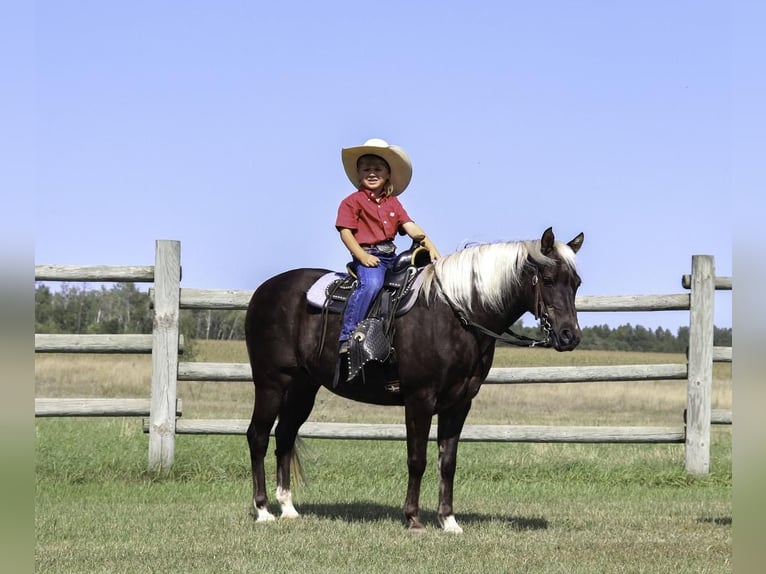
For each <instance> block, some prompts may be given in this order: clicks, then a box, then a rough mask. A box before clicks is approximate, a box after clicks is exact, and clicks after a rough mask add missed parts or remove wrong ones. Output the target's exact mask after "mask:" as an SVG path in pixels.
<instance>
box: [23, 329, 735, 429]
mask: <svg viewBox="0 0 766 574" xmlns="http://www.w3.org/2000/svg"><path fill="white" fill-rule="evenodd" d="M195 348H196V353H195V359H196V360H197V361H203V362H224V363H245V362H247V353H246V350H245V345H244V342H243V341H196V342H195ZM684 360H685V359H684V356H683V355H680V354H668V353H628V352H615V351H577V350H576V351H574V352H571V353H557V352H555V351H553V350H550V349H516V348H507V347H501V348H499V349H498V351H497V353H496V356H495V363H494V365H495V366H496V367H513V366H519V367H521V366H544V365H550V366H573V365H626V364H647V363H683V362H684ZM713 373H714V381H713V398H712V405H713V408H714V409H731V405H732V385H731V364H730V363H718V364H716V365H714V371H713ZM150 389H151V358H150V357H148V356H141V355H87V354H85V355H56V354H51V355H38V356H37V357H36V360H35V396H37V397H136V398H137V397H148V396H149V395H150ZM178 396H179V397H180V398H181V399H182V401H183V412H184V417H186V418H234V419H244V418H249V417H250V414H251V409H252V401H253V388H252V384H251V383H231V382H195V381H181V382H179V383H178ZM685 405H686V383H685V381H650V382H610V383H571V384H529V385H485V386H484V387H483V388H482V389H481V391H480V392H479V395H478V397H477V398H476V400H475V401H474V407H473V409H472V411H471V414H470V416H469V420H468V422H469V423H497V424H591V425H643V424H646V425H676V424H680V422H681V421H682V416H683V410H684V408H685ZM311 420H314V421H335V422H380V423H388V422H402V412H401V409H399V408H391V407H375V406H368V405H361V404H359V403H352V402H350V401H347V400H345V399H341V398H339V397H336V396H335V395H333V394H332V393H330V392H329V391H327V390H325V389H322V390H321V391H320V393H319V395H318V396H317V401H316V406H315V408H314V411H313V413H312V416H311Z"/></svg>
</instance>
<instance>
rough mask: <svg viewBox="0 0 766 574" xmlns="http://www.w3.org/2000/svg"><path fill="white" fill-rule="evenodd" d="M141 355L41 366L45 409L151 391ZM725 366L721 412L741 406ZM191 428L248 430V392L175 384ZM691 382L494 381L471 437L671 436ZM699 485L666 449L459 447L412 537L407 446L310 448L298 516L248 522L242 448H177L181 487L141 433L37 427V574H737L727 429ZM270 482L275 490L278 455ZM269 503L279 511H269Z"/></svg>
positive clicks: (325, 400)
mask: <svg viewBox="0 0 766 574" xmlns="http://www.w3.org/2000/svg"><path fill="white" fill-rule="evenodd" d="M197 344H198V349H197V356H196V358H197V359H198V360H202V361H223V362H244V361H245V360H246V358H245V355H244V345H243V344H242V343H241V342H235V343H197ZM682 361H683V357H681V356H676V355H664V354H639V353H598V352H585V351H575V352H573V353H567V354H556V353H548V351H547V350H542V349H541V350H537V349H535V350H521V351H520V350H516V349H501V350H500V352H499V353H498V357H497V360H496V363H495V364H496V366H513V365H525V366H526V365H535V364H552V365H553V364H626V363H642V362H655V363H657V362H661V363H666V362H682ZM149 363H150V361H149V359H148V357H105V356H90V355H88V356H86V355H81V356H58V355H50V356H48V355H44V356H42V355H41V356H38V357H37V361H36V395H37V396H38V397H55V396H126V397H140V396H148V392H149V380H150V365H149ZM730 373H731V369H730V365H716V368H715V382H714V397H713V408H731V374H730ZM179 396H180V397H181V398H182V399H183V402H184V417H189V418H248V417H249V415H250V409H251V408H252V397H253V392H252V385H251V384H242V383H202V382H190V383H179ZM684 397H685V383H684V382H683V381H657V382H649V383H594V384H584V383H577V384H567V385H513V386H509V385H493V386H487V387H485V388H484V389H482V391H481V392H480V394H479V397H478V399H477V400H476V401H475V406H474V410H473V411H472V413H471V415H470V417H469V421H468V423H469V424H470V423H501V424H587V425H594V424H600V425H659V426H673V425H680V424H681V420H682V418H681V417H682V414H683V408H684V404H685V398H684ZM312 420H318V421H320V420H327V421H351V422H401V421H402V411H401V409H399V408H376V407H366V406H363V405H358V404H356V403H351V402H348V401H344V400H342V399H337V398H336V397H334V396H332V395H331V394H329V393H324V392H322V393H321V394H320V396H319V398H318V401H317V407H316V410H315V413H314V415H313V416H312ZM712 439H713V445H712V457H711V467H712V472H711V473H710V475H708V476H705V477H698V478H695V477H689V476H687V475H686V473H685V472H684V447H683V445H680V444H672V445H585V444H498V443H467V442H466V443H464V444H461V446H460V451H459V454H458V472H457V478H456V490H455V506H456V512H457V518H458V521H459V523H460V524H461V526H462V527H463V528H464V530H465V532H464V534H463V535H459V536H455V535H448V534H445V533H444V532H442V531H441V530H440V529H439V528H438V524H437V521H436V515H435V510H436V503H437V494H438V482H437V473H436V452H435V451H436V449H435V444H433V443H431V445H430V449H429V467H428V470H427V473H426V478H425V481H424V485H423V493H422V497H421V505H422V508H423V515H424V519H425V521H426V524H427V527H428V528H427V530H426V532H425V533H422V534H411V533H409V532H407V531H406V530H405V528H404V525H403V520H402V512H401V507H402V503H403V500H404V495H405V490H406V461H405V444H404V442H402V441H334V440H320V439H312V440H306V441H305V449H304V451H303V453H302V454H303V462H304V467H305V471H306V475H307V480H308V482H307V484H305V485H303V486H302V487H301V488H299V489H297V490H296V492H295V493H294V495H295V501H296V506H297V508H298V511H299V512H301V513H302V517H301V518H300V519H297V520H281V521H277V522H276V523H272V524H257V523H255V522H254V521H253V519H252V516H251V514H250V499H251V494H252V493H251V482H250V470H249V458H248V453H247V447H246V441H245V438H244V436H179V437H177V444H176V461H175V465H174V470H173V472H172V474H171V476H169V477H167V478H162V479H157V478H155V477H152V476H150V475H149V474H147V472H146V461H147V442H148V439H147V436H146V435H144V434H143V431H142V425H141V421H140V420H137V419H100V418H94V419H38V420H37V422H36V447H35V454H36V499H35V523H36V546H35V561H36V569H37V571H39V572H275V573H276V572H279V573H288V572H328V573H329V572H471V573H474V572H562V573H564V572H567V573H570V572H583V573H586V572H587V573H593V572H657V573H660V572H662V573H665V572H695V573H697V572H730V571H731V553H732V540H731V532H732V524H731V512H732V510H731V483H732V479H731V428H730V427H721V426H719V427H714V429H713V437H712ZM267 462H268V463H269V467H268V471H267V472H268V474H267V478H268V480H269V481H270V484H269V493H270V495H273V491H274V488H275V485H274V482H273V478H274V466H273V463H274V461H273V457H272V456H269V457H268V458H267ZM276 510H277V508H276V506H275V507H274V511H276Z"/></svg>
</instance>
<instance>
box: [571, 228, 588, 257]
mask: <svg viewBox="0 0 766 574" xmlns="http://www.w3.org/2000/svg"><path fill="white" fill-rule="evenodd" d="M583 241H585V234H584V233H582V232H580V235H578V236H577V237H575V238H574V239H573V240H572V241H570V242H569V243H567V245H569V247H570V248H571V249H572V251H574V252H575V253H577V252H578V251H580V247H582V242H583Z"/></svg>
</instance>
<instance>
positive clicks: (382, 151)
mask: <svg viewBox="0 0 766 574" xmlns="http://www.w3.org/2000/svg"><path fill="white" fill-rule="evenodd" d="M368 154H372V155H376V156H378V157H381V158H383V159H384V160H386V162H387V163H388V167H389V168H390V169H391V177H390V180H391V185H393V187H394V192H393V194H392V195H399V194H400V193H402V192H403V191H404V190H405V189H407V186H408V185H409V184H410V179H412V162H411V161H410V158H409V156H408V155H407V153H406V152H405V151H404V150H403V149H402V148H400V147H399V146H398V145H388V142H387V141H385V140H382V139H379V138H373V139H369V140H367V141H366V142H364V143H363V144H362V145H360V146H357V147H347V148H343V149H342V150H341V153H340V156H341V159H342V160H343V169H345V170H346V176H348V178H349V179H350V180H351V183H353V184H354V185H359V174H358V173H357V170H356V162H357V161H358V160H359V158H360V157H362V156H363V155H368Z"/></svg>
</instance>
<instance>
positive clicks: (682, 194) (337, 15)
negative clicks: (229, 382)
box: [31, 0, 752, 330]
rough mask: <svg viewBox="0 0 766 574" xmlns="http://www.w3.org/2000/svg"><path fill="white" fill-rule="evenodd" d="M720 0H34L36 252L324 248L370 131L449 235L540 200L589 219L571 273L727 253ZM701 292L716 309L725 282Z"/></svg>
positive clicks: (186, 262)
mask: <svg viewBox="0 0 766 574" xmlns="http://www.w3.org/2000/svg"><path fill="white" fill-rule="evenodd" d="M731 6H732V5H731V4H728V3H721V2H691V1H687V2H665V1H663V2H660V1H645V2H632V3H627V2H607V1H603V2H599V1H591V2H586V1H571V2H515V1H505V2H500V1H498V2H481V1H478V2H454V1H447V2H435V1H434V2H432V1H422V2H413V1H400V0H392V1H389V2H386V3H379V4H375V5H371V4H366V3H359V2H348V1H334V0H328V1H325V2H317V3H309V2H305V3H303V2H301V3H298V2H279V3H277V2H269V3H262V2H254V1H225V0H224V1H218V2H209V1H207V2H201V1H172V0H166V1H151V2H150V1H130V2H128V1H110V2H101V1H91V2H86V1H81V0H74V1H71V2H53V1H41V2H37V3H36V4H35V12H34V40H33V41H34V56H33V70H34V71H33V77H32V80H31V83H32V84H33V92H34V123H35V151H34V172H35V176H36V177H35V187H36V203H35V207H34V256H35V262H36V263H38V264H40V263H59V264H99V265H150V264H152V263H153V257H154V242H155V240H156V239H177V240H180V241H181V250H182V253H181V255H182V262H183V274H184V279H183V283H182V285H183V286H185V287H193V288H221V289H254V288H255V287H257V285H258V284H259V283H261V282H262V281H263V280H265V279H267V278H268V277H270V276H271V275H274V274H276V273H278V272H280V271H283V270H286V269H288V268H292V267H325V268H328V269H340V268H342V267H343V265H344V264H345V262H346V261H347V259H348V254H347V252H346V250H345V248H344V247H343V245H342V244H341V242H340V239H339V237H338V234H337V232H336V230H335V228H334V225H333V224H334V220H335V214H336V210H337V206H338V203H339V202H340V200H341V199H342V198H343V197H344V196H345V195H347V194H348V193H350V192H351V191H352V188H351V185H350V183H349V182H348V180H347V179H346V177H345V175H344V172H343V169H342V166H341V162H340V150H341V148H342V147H348V146H353V145H358V144H361V143H362V142H363V141H364V140H366V139H368V138H371V137H380V138H384V139H386V140H388V141H389V142H390V143H396V144H399V145H401V146H403V147H404V148H405V149H406V150H407V152H408V153H409V155H410V157H411V158H412V161H413V165H414V175H413V179H412V183H411V185H410V187H409V188H408V189H407V191H406V192H405V194H404V195H403V196H402V197H401V199H402V201H403V203H404V204H405V206H406V208H407V210H408V211H409V213H410V215H411V216H413V218H414V219H415V221H417V222H418V223H419V224H420V225H421V226H422V227H423V228H424V229H425V230H426V231H427V232H428V233H429V235H430V236H431V237H432V238H433V239H434V241H435V242H436V244H437V245H438V247H439V249H440V250H441V252H442V253H449V252H451V251H454V250H456V249H458V248H459V247H460V246H461V245H462V244H464V243H465V242H469V241H496V240H514V239H530V238H535V237H539V236H540V235H541V234H542V232H543V230H544V229H545V228H546V227H548V226H552V227H553V228H554V231H555V232H556V234H557V236H558V237H559V238H560V239H563V240H565V241H566V240H569V239H571V238H572V237H574V236H575V235H576V234H577V233H579V232H580V231H583V232H584V233H585V236H586V240H585V245H584V247H583V249H582V251H581V252H580V256H579V266H580V272H581V275H582V278H583V285H582V287H581V290H580V294H583V295H614V294H651V293H662V294H664V293H681V292H683V289H682V288H681V276H682V275H683V274H684V273H689V271H690V268H691V257H692V255H695V254H710V255H713V256H714V257H715V262H716V270H717V273H718V274H719V275H726V276H730V275H732V233H733V230H734V229H733V228H734V225H733V222H734V217H735V210H734V207H733V206H732V204H733V198H732V186H733V181H735V180H736V181H738V183H739V184H747V181H744V182H743V181H741V178H740V180H738V179H737V178H736V177H735V175H734V173H733V170H734V169H735V164H736V162H737V158H735V157H733V156H734V151H735V150H737V149H738V148H737V146H736V145H735V144H736V141H737V130H738V126H740V125H741V123H742V122H741V121H740V119H739V118H740V112H739V111H738V105H739V104H740V103H743V104H749V103H752V102H749V101H748V99H747V96H746V95H743V93H742V90H743V89H744V86H743V84H742V83H741V82H740V81H739V79H738V74H739V73H740V72H741V71H742V70H741V69H740V68H739V67H738V63H737V62H738V60H737V58H738V54H739V51H741V40H740V39H739V36H738V34H737V33H735V30H737V29H738V28H737V27H738V25H739V23H740V20H741V17H742V16H741V14H740V13H737V12H736V11H734V10H733V9H732V8H731ZM738 43H739V44H738ZM406 244H407V243H406V242H405V241H404V239H402V240H400V242H399V245H400V246H401V247H404V246H405V245H406ZM716 306H717V310H716V323H717V324H718V325H719V326H731V315H732V314H731V294H730V293H729V292H725V293H720V294H719V295H717V297H716ZM527 319H528V320H526V319H525V322H527V323H529V322H531V317H528V318H527ZM580 319H581V324H582V325H583V326H587V325H593V324H602V323H608V324H610V325H613V326H616V325H619V324H622V323H627V322H630V323H632V324H634V325H635V324H641V325H644V326H647V327H651V328H654V327H657V326H663V327H667V328H670V329H672V330H675V329H676V328H677V327H678V326H679V325H687V324H688V314H686V313H684V312H670V313H631V314H613V313H582V314H581V316H580Z"/></svg>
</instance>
